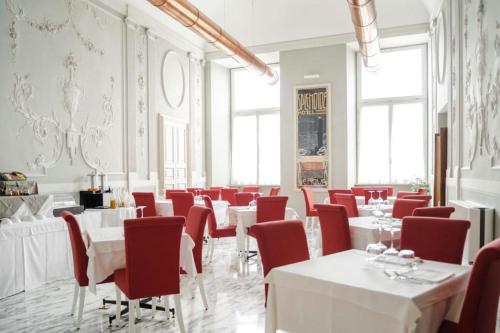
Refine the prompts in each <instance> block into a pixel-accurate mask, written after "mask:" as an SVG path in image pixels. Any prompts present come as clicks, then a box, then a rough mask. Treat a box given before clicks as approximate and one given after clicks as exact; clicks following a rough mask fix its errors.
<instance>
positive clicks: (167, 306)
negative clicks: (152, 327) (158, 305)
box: [163, 295, 172, 320]
mask: <svg viewBox="0 0 500 333" xmlns="http://www.w3.org/2000/svg"><path fill="white" fill-rule="evenodd" d="M163 304H164V305H163V306H164V307H165V316H166V317H167V320H169V319H170V318H172V314H171V313H170V299H169V296H168V295H166V296H163Z"/></svg>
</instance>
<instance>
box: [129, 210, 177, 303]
mask: <svg viewBox="0 0 500 333" xmlns="http://www.w3.org/2000/svg"><path fill="white" fill-rule="evenodd" d="M124 225H125V227H124V229H125V262H126V268H127V269H126V275H127V282H128V287H129V294H130V295H129V297H130V298H131V299H137V298H144V297H152V296H158V295H171V294H178V293H179V255H180V246H181V245H180V244H181V235H182V227H183V225H184V218H183V217H178V216H174V217H172V216H170V217H163V216H158V217H145V218H140V219H130V220H125V222H124Z"/></svg>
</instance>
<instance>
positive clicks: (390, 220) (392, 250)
mask: <svg viewBox="0 0 500 333" xmlns="http://www.w3.org/2000/svg"><path fill="white" fill-rule="evenodd" d="M385 216H387V218H388V224H389V232H390V233H391V246H390V247H389V248H388V249H387V250H385V251H384V255H386V256H397V255H398V254H399V251H398V250H397V249H396V248H395V247H394V226H393V223H394V220H393V218H392V214H388V213H387V214H385Z"/></svg>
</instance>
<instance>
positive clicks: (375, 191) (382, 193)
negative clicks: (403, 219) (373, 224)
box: [363, 190, 387, 205]
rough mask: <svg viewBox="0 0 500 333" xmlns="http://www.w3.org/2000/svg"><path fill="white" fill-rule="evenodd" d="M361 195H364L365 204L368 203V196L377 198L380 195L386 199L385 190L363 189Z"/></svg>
mask: <svg viewBox="0 0 500 333" xmlns="http://www.w3.org/2000/svg"><path fill="white" fill-rule="evenodd" d="M379 191H380V192H379ZM370 192H371V193H370ZM363 196H364V197H365V205H368V202H369V201H370V198H373V199H375V200H377V199H378V198H379V197H380V196H381V197H382V199H383V200H387V190H365V191H364V194H363Z"/></svg>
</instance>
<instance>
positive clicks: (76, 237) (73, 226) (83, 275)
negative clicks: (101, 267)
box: [61, 211, 89, 287]
mask: <svg viewBox="0 0 500 333" xmlns="http://www.w3.org/2000/svg"><path fill="white" fill-rule="evenodd" d="M61 217H62V218H63V219H64V221H66V225H67V226H68V232H69V240H70V242H71V253H72V255H73V271H74V274H75V280H76V281H78V284H79V285H80V286H82V287H85V286H88V284H89V279H88V277H87V266H88V263H89V257H88V256H87V249H86V248H85V243H84V242H83V238H82V232H81V230H80V225H79V224H78V221H77V220H76V218H75V216H74V215H73V214H71V213H70V212H68V211H63V212H62V213H61Z"/></svg>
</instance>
